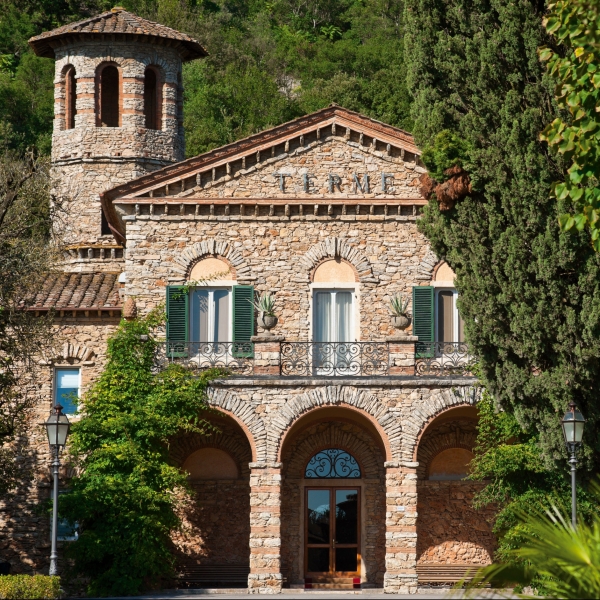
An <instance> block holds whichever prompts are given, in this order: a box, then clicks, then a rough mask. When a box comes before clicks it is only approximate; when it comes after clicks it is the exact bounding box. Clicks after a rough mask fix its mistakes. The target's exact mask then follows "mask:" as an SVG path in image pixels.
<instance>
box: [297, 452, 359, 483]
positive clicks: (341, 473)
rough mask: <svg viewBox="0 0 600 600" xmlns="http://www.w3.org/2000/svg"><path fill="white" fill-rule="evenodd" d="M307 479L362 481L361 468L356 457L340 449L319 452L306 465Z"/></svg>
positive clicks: (305, 475) (305, 474)
mask: <svg viewBox="0 0 600 600" xmlns="http://www.w3.org/2000/svg"><path fill="white" fill-rule="evenodd" d="M304 477H305V478H306V479H360V477H361V473H360V466H359V464H358V463H357V462H356V459H355V458H354V456H352V455H351V454H349V453H348V452H346V451H345V450H340V449H339V448H328V449H327V450H321V451H320V452H317V453H316V454H315V455H314V456H313V457H312V458H311V459H310V460H309V461H308V464H307V465H306V470H305V471H304Z"/></svg>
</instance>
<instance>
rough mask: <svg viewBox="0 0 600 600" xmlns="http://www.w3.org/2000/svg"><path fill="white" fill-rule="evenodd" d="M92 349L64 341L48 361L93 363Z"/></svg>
mask: <svg viewBox="0 0 600 600" xmlns="http://www.w3.org/2000/svg"><path fill="white" fill-rule="evenodd" d="M93 358H94V351H93V350H92V349H91V348H88V347H87V346H75V345H73V344H71V343H69V342H65V343H64V344H63V347H62V348H61V350H60V352H59V353H58V354H56V355H55V356H54V357H53V358H52V359H51V360H50V361H49V362H50V363H51V364H56V363H61V362H69V363H71V362H79V363H81V364H82V365H93V364H94V361H93Z"/></svg>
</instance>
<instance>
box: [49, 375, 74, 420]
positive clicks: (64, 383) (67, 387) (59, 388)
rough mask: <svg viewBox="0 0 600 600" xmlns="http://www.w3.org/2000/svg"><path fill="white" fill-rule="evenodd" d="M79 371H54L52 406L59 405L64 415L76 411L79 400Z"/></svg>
mask: <svg viewBox="0 0 600 600" xmlns="http://www.w3.org/2000/svg"><path fill="white" fill-rule="evenodd" d="M79 379H80V377H79V369H56V371H55V381H56V385H55V389H54V404H57V403H58V404H60V405H61V406H62V407H63V412H64V413H65V414H66V415H72V414H74V413H75V412H76V411H77V399H78V398H79Z"/></svg>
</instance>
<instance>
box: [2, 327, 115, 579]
mask: <svg viewBox="0 0 600 600" xmlns="http://www.w3.org/2000/svg"><path fill="white" fill-rule="evenodd" d="M118 322H119V319H118V318H114V317H104V318H89V319H85V320H84V319H80V318H59V319H57V321H56V323H57V324H56V328H55V330H56V346H55V347H56V353H55V356H53V357H49V358H51V359H52V360H51V362H50V363H46V364H43V365H41V366H40V371H39V373H38V374H37V376H36V383H35V385H34V386H33V388H32V390H31V392H32V393H33V394H34V395H35V397H36V398H37V402H36V406H35V409H34V411H33V413H32V414H31V420H30V427H29V435H28V438H27V446H26V447H25V452H24V453H23V455H22V457H21V469H22V472H23V479H22V481H21V484H20V485H19V487H18V488H17V489H16V490H14V491H13V492H11V493H9V495H8V496H7V497H6V498H5V499H4V500H2V501H0V532H1V534H0V554H1V555H2V558H4V559H5V560H8V561H9V562H10V563H11V564H12V572H13V573H30V574H31V573H41V574H47V573H48V566H49V558H50V518H49V517H48V516H47V515H43V514H39V513H38V512H37V508H38V505H39V503H40V502H42V501H44V500H46V499H48V498H50V495H51V481H52V475H51V470H50V463H51V456H50V449H49V446H48V438H47V437H46V431H45V430H44V429H43V427H42V423H43V422H44V421H45V420H46V419H47V418H48V414H49V412H50V409H51V407H52V405H53V377H54V367H55V366H79V367H80V368H81V382H82V392H83V393H85V391H86V390H87V389H88V388H89V386H90V384H91V383H92V381H93V380H94V379H96V378H97V377H98V375H99V374H100V372H101V370H102V368H103V367H104V364H105V360H106V338H107V337H108V336H109V335H110V334H111V333H112V332H114V330H115V328H116V326H117V324H118ZM74 419H76V417H74V418H72V419H71V420H74ZM69 476H70V473H69V472H68V470H67V469H66V467H62V471H61V486H63V485H64V483H65V482H66V481H67V480H68V477H69ZM63 543H68V542H61V544H63Z"/></svg>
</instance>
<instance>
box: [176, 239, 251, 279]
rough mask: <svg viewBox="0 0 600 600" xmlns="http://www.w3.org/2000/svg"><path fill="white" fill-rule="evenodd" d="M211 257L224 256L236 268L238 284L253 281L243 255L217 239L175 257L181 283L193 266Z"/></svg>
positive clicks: (205, 241) (198, 244) (208, 240)
mask: <svg viewBox="0 0 600 600" xmlns="http://www.w3.org/2000/svg"><path fill="white" fill-rule="evenodd" d="M210 256H222V257H223V258H225V259H226V260H227V261H228V262H229V263H230V264H231V265H232V266H233V267H234V268H235V273H236V278H237V281H238V282H240V283H242V282H244V281H251V280H252V279H253V278H252V276H251V271H250V265H249V264H248V262H247V261H246V260H245V259H244V257H243V256H242V253H241V252H240V251H239V250H236V249H235V248H234V247H233V246H232V245H231V244H230V243H229V242H226V241H225V240H217V239H215V238H210V239H207V240H204V241H203V242H197V243H195V244H192V245H191V246H188V247H187V248H185V249H184V250H183V252H180V253H178V254H177V255H176V256H175V264H174V265H173V271H174V272H176V273H178V274H179V275H180V276H181V281H182V282H184V281H185V280H186V279H187V276H188V274H189V273H190V270H191V268H192V267H193V265H194V264H196V263H197V262H198V261H199V260H201V259H203V258H208V257H210Z"/></svg>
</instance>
